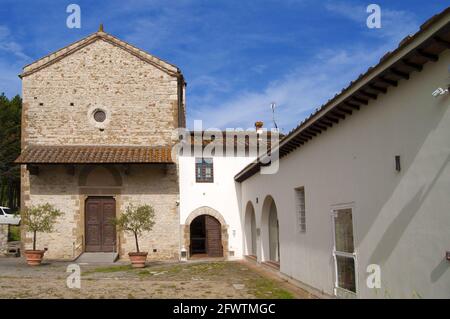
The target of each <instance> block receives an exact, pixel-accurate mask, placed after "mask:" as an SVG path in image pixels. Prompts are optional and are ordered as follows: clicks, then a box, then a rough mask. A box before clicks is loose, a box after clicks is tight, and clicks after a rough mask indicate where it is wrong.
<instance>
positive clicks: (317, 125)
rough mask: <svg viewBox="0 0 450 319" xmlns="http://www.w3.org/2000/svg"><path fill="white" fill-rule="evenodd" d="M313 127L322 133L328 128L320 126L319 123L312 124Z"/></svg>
mask: <svg viewBox="0 0 450 319" xmlns="http://www.w3.org/2000/svg"><path fill="white" fill-rule="evenodd" d="M313 126H315V127H317V128H318V129H319V130H322V131H326V130H328V126H325V125H321V124H320V123H319V122H316V123H314V125H313Z"/></svg>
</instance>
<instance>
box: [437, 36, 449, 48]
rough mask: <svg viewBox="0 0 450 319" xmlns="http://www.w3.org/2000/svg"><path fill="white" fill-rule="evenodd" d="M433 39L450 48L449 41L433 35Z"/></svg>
mask: <svg viewBox="0 0 450 319" xmlns="http://www.w3.org/2000/svg"><path fill="white" fill-rule="evenodd" d="M434 41H435V42H437V43H438V44H439V45H440V46H443V47H444V48H447V49H450V42H448V41H446V40H444V39H442V38H440V37H434Z"/></svg>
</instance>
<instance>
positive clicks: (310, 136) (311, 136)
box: [301, 131, 317, 139]
mask: <svg viewBox="0 0 450 319" xmlns="http://www.w3.org/2000/svg"><path fill="white" fill-rule="evenodd" d="M301 134H302V135H303V136H305V137H307V138H308V139H312V138H313V137H314V136H317V134H316V133H313V132H305V131H303V132H302V133H301Z"/></svg>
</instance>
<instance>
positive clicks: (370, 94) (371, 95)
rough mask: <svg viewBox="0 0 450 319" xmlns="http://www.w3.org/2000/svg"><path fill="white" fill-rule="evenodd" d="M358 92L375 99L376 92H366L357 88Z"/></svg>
mask: <svg viewBox="0 0 450 319" xmlns="http://www.w3.org/2000/svg"><path fill="white" fill-rule="evenodd" d="M359 93H361V94H362V95H364V96H367V97H370V98H371V99H374V100H376V99H377V95H376V94H372V93H368V92H366V91H364V90H359Z"/></svg>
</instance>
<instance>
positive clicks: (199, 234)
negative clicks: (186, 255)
mask: <svg viewBox="0 0 450 319" xmlns="http://www.w3.org/2000/svg"><path fill="white" fill-rule="evenodd" d="M221 233H222V226H221V224H220V222H219V221H218V220H217V219H215V218H214V217H212V216H210V215H200V216H198V217H196V218H195V219H194V220H193V221H192V222H191V225H190V255H191V257H206V256H207V257H223V247H222V234H221Z"/></svg>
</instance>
